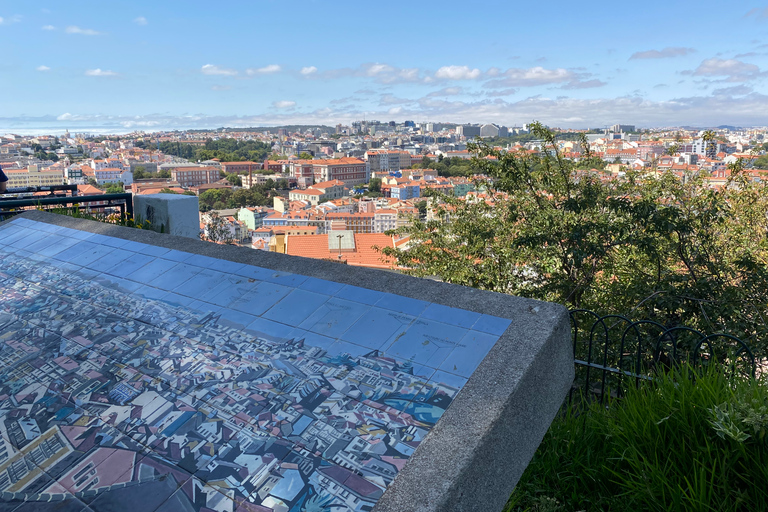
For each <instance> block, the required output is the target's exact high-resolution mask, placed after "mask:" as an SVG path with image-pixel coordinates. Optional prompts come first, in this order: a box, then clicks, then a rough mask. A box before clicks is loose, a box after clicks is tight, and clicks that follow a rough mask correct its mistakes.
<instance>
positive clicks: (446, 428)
mask: <svg viewBox="0 0 768 512" xmlns="http://www.w3.org/2000/svg"><path fill="white" fill-rule="evenodd" d="M139 213H140V211H139ZM22 217H23V218H27V219H30V220H34V221H39V222H46V223H49V224H55V225H59V226H65V227H69V228H73V229H79V230H83V231H88V232H92V233H100V234H103V235H107V236H111V237H116V238H122V239H125V240H134V241H138V242H142V243H146V244H152V245H155V246H159V247H166V248H168V249H176V250H181V251H186V252H189V253H193V254H200V255H204V256H209V257H213V258H219V259H222V260H227V261H233V262H238V263H245V264H250V265H257V266H260V267H263V268H269V269H273V270H276V271H285V272H292V273H296V274H302V275H306V276H311V277H316V278H319V279H326V280H330V281H336V282H338V283H344V284H350V285H355V286H360V287H364V288H368V289H371V290H377V291H381V292H388V293H395V294H398V295H401V296H404V297H410V298H414V299H421V300H425V301H429V302H433V303H437V304H442V305H445V306H451V307H457V308H461V309H465V310H468V311H474V312H477V313H484V314H489V315H494V316H499V317H504V318H509V319H511V321H512V323H511V325H510V327H509V328H508V329H507V330H506V332H505V333H504V334H503V335H502V336H501V338H500V339H499V341H498V342H497V343H496V344H495V346H494V347H493V348H492V349H491V351H490V353H489V354H488V356H487V357H486V358H485V359H484V360H483V361H482V362H481V363H480V365H479V366H478V368H477V369H476V370H475V372H474V373H473V374H472V376H471V378H470V379H469V381H468V382H467V384H466V385H465V386H464V387H463V388H462V390H461V391H460V392H459V394H458V395H457V397H456V398H455V399H454V401H453V403H452V404H451V406H450V407H449V408H448V409H447V410H446V412H445V413H444V414H443V416H442V418H441V419H440V421H438V423H437V424H436V426H435V427H434V428H433V429H432V430H431V431H430V433H429V434H428V435H427V436H426V439H425V440H424V441H423V442H422V443H421V444H420V445H419V447H418V449H417V450H416V451H415V453H414V454H413V455H412V456H411V457H410V459H409V461H408V463H407V464H406V465H405V467H404V468H403V469H402V470H401V471H400V472H399V473H398V475H397V477H396V478H395V480H394V482H393V483H392V484H391V485H390V486H389V488H388V489H387V491H386V492H385V494H384V495H383V497H382V498H381V499H380V500H379V502H378V503H377V505H376V507H375V508H374V511H375V512H406V511H408V512H428V511H429V512H431V511H434V512H437V511H441V512H444V511H462V512H474V511H477V512H480V511H482V512H489V511H494V510H499V511H500V510H501V509H502V508H503V506H504V503H505V502H506V501H507V499H508V497H509V495H510V493H511V492H512V490H513V488H514V486H515V484H516V483H517V480H518V479H519V478H520V476H521V475H522V473H523V471H524V469H525V467H526V466H527V464H528V462H529V461H530V459H531V457H532V456H533V454H534V452H535V450H536V448H537V447H538V445H539V443H540V442H541V439H542V437H543V436H544V433H545V432H546V431H547V429H548V428H549V425H550V423H551V421H552V419H553V418H554V417H555V415H556V413H557V411H558V409H559V407H560V405H561V404H562V401H563V398H564V397H565V396H566V394H567V392H568V390H569V389H570V386H571V383H572V382H573V374H574V367H573V355H572V348H571V342H570V324H569V320H568V312H567V310H566V309H565V308H564V307H562V306H560V305H557V304H552V303H546V302H539V301H534V300H529V299H523V298H519V297H514V296H510V295H504V294H499V293H494V292H488V291H482V290H476V289H473V288H467V287H462V286H457V285H451V284H446V283H442V282H436V281H432V280H428V279H419V278H415V277H411V276H406V275H403V274H399V273H395V272H386V271H380V270H372V269H364V268H357V267H353V266H348V265H343V264H339V263H334V262H329V261H320V260H313V259H307V258H300V257H294V256H286V255H282V254H275V253H266V252H263V251H256V250H253V249H249V248H244V247H236V246H227V245H217V244H212V243H208V242H202V241H200V240H196V239H192V238H184V237H179V236H173V235H168V234H162V235H161V234H158V233H153V232H149V231H144V230H139V229H134V228H125V227H121V226H114V225H110V224H104V223H99V222H94V221H87V220H82V219H73V218H71V217H66V216H62V215H55V214H50V213H45V212H39V211H30V212H26V213H24V214H23V215H22Z"/></svg>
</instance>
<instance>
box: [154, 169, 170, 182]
mask: <svg viewBox="0 0 768 512" xmlns="http://www.w3.org/2000/svg"><path fill="white" fill-rule="evenodd" d="M157 177H158V178H161V179H166V180H168V179H171V171H169V170H168V169H163V170H161V171H159V172H158V173H157Z"/></svg>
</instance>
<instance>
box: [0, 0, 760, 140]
mask: <svg viewBox="0 0 768 512" xmlns="http://www.w3.org/2000/svg"><path fill="white" fill-rule="evenodd" d="M537 4H538V3H536V2H514V1H509V0H507V1H504V2H501V1H495V0H491V1H485V2H474V3H472V2H455V1H443V2H412V1H399V0H391V1H389V2H381V3H374V2H359V1H346V0H330V1H325V2H320V1H314V0H294V1H292V2H285V1H284V2H279V1H271V0H256V1H247V2H246V1H240V2H232V1H222V2H199V1H183V2H182V1H175V0H173V1H163V2H158V1H154V2H149V1H143V0H139V1H133V2H122V1H112V2H103V1H98V2H96V1H69V2H66V3H64V2H51V3H50V4H45V3H44V2H43V3H38V2H34V3H32V2H26V1H25V2H22V1H17V0H6V1H3V2H2V3H0V19H1V21H0V47H2V48H3V50H4V51H3V56H2V59H0V72H2V75H3V79H2V80H1V81H0V131H16V132H19V133H21V132H24V131H25V130H34V129H42V128H43V127H45V128H48V127H50V128H51V129H52V130H54V129H55V130H60V131H63V129H65V128H69V129H70V130H78V129H91V130H96V129H98V130H101V131H104V130H107V131H116V132H120V131H123V132H124V131H130V130H133V129H145V130H153V129H167V128H205V127H211V128H215V127H219V126H233V127H236V126H259V125H275V124H287V123H302V124H313V123H322V124H336V123H339V122H341V123H348V122H350V121H352V120H355V119H362V118H366V119H379V120H397V121H402V120H405V119H412V120H415V121H426V120H430V121H436V122H439V121H446V122H482V123H484V122H496V123H501V124H505V125H507V126H515V125H517V126H519V125H521V124H524V123H527V122H530V121H531V120H533V119H537V120H541V121H543V122H545V123H548V124H550V125H552V126H561V127H601V126H604V125H608V124H614V123H625V124H637V125H639V126H643V127H652V126H677V125H696V126H712V125H719V124H736V125H744V126H762V125H766V124H768V86H766V85H765V84H766V83H768V80H766V78H768V77H766V73H768V4H760V3H755V4H744V5H743V6H736V7H734V6H733V4H730V5H729V4H724V3H722V2H714V1H700V2H668V1H667V2H661V1H656V0H651V1H646V2H639V3H636V4H633V3H623V4H615V5H611V4H605V3H588V2H579V3H575V2H563V1H559V0H557V1H550V2H548V3H547V4H546V6H545V7H540V5H541V4H538V5H537Z"/></svg>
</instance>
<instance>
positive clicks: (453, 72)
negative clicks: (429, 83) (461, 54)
mask: <svg viewBox="0 0 768 512" xmlns="http://www.w3.org/2000/svg"><path fill="white" fill-rule="evenodd" d="M480 75H481V72H480V70H479V69H477V68H474V69H470V68H469V66H443V67H441V68H440V69H438V70H437V72H436V73H435V78H442V79H446V80H476V79H477V78H480Z"/></svg>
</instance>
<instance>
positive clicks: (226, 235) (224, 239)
mask: <svg viewBox="0 0 768 512" xmlns="http://www.w3.org/2000/svg"><path fill="white" fill-rule="evenodd" d="M200 239H201V240H206V241H208V242H215V243H222V244H231V243H232V241H233V239H232V232H231V231H230V230H229V225H228V223H227V221H226V219H222V218H221V217H220V216H219V214H218V213H217V212H210V213H209V214H208V222H206V223H205V230H204V231H203V232H202V233H201V234H200Z"/></svg>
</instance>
